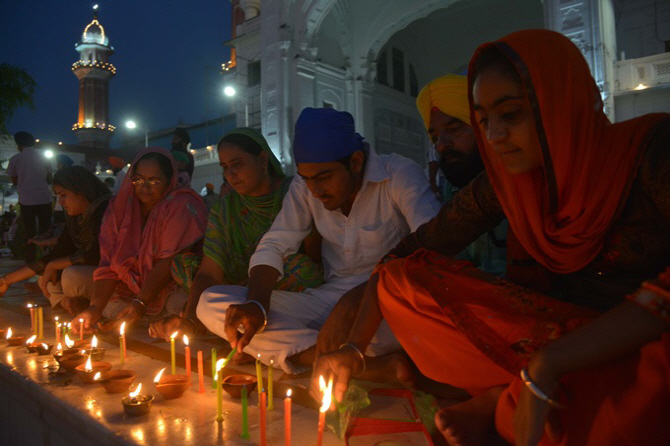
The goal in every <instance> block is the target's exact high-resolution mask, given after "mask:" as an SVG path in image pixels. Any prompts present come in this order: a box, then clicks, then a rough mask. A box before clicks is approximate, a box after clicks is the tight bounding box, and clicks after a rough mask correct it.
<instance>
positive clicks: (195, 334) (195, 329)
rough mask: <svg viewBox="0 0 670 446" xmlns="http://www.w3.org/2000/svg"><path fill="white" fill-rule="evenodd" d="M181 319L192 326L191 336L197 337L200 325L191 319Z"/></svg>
mask: <svg viewBox="0 0 670 446" xmlns="http://www.w3.org/2000/svg"><path fill="white" fill-rule="evenodd" d="M182 319H184V320H185V321H189V322H190V323H192V324H193V336H194V337H196V336H198V332H199V331H200V325H199V324H198V323H197V322H196V321H194V320H193V319H191V318H188V317H184V318H182Z"/></svg>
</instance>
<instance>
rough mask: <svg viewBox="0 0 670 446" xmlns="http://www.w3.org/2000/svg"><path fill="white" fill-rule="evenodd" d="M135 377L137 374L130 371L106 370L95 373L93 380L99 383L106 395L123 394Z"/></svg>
mask: <svg viewBox="0 0 670 446" xmlns="http://www.w3.org/2000/svg"><path fill="white" fill-rule="evenodd" d="M136 376H137V373H135V372H133V371H132V370H108V371H106V372H102V373H100V372H98V373H96V377H94V378H93V379H94V381H95V382H98V383H100V385H102V387H104V388H105V391H106V392H107V393H123V392H126V391H128V388H129V387H130V385H131V384H132V383H133V381H135V377H136Z"/></svg>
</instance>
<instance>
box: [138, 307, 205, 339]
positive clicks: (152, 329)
mask: <svg viewBox="0 0 670 446" xmlns="http://www.w3.org/2000/svg"><path fill="white" fill-rule="evenodd" d="M194 328H195V327H193V324H192V323H191V322H190V321H189V320H188V319H183V318H181V317H179V316H177V315H176V314H173V315H171V316H168V317H165V318H163V319H160V320H158V321H156V322H153V323H152V324H151V325H149V336H151V337H152V338H161V339H165V340H166V341H169V340H170V335H171V334H172V333H174V332H175V331H181V332H185V330H187V331H186V334H187V335H188V336H193V334H195V331H194Z"/></svg>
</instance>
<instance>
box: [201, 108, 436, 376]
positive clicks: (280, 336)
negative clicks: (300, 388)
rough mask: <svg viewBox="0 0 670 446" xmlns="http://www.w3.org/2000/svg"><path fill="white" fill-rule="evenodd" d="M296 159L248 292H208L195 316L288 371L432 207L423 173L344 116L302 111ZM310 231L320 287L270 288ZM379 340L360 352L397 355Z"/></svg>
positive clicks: (386, 338)
mask: <svg viewBox="0 0 670 446" xmlns="http://www.w3.org/2000/svg"><path fill="white" fill-rule="evenodd" d="M293 155H294V159H295V162H296V166H297V171H298V175H297V176H296V178H295V179H294V180H293V182H292V183H291V187H290V189H289V191H288V192H287V194H286V197H285V198H284V204H283V207H282V210H281V211H280V212H279V214H278V215H277V217H276V219H275V221H274V223H273V224H272V227H271V228H270V230H269V231H268V232H267V233H266V234H265V235H264V236H263V238H262V239H261V242H260V243H259V244H258V247H257V248H256V251H255V253H254V254H253V256H252V257H251V260H250V264H249V286H248V287H234V286H223V285H220V286H215V287H212V288H209V289H208V290H207V291H205V292H204V293H203V294H202V296H201V298H200V302H199V305H198V308H197V314H198V319H200V320H201V321H202V322H203V323H204V324H205V325H206V326H207V328H209V329H210V330H211V331H213V332H214V333H216V334H218V335H219V336H222V337H225V338H226V339H228V340H229V341H230V343H231V345H233V346H234V347H237V351H238V355H241V353H242V351H243V350H244V352H245V353H248V354H250V355H252V356H253V357H256V355H258V354H260V357H261V361H263V362H264V363H266V364H268V365H269V364H270V362H271V360H272V359H273V358H274V361H273V362H272V364H273V365H274V366H275V367H281V368H282V369H283V370H284V371H285V372H287V373H296V372H299V371H301V370H304V369H305V367H309V366H311V364H312V363H313V361H314V353H315V351H316V349H315V344H316V340H317V336H318V333H319V329H320V328H321V327H322V326H323V324H324V323H325V321H326V319H327V318H328V315H329V314H330V312H331V310H332V309H333V307H334V306H335V304H336V303H337V302H338V300H339V299H340V298H341V297H342V296H343V295H344V294H345V293H347V292H348V291H350V290H351V289H353V288H355V287H357V286H359V285H361V284H364V283H365V282H366V281H367V280H368V278H369V277H370V274H371V273H372V270H373V269H374V267H375V265H376V264H377V263H378V262H379V260H380V259H381V258H382V257H383V256H384V255H385V254H386V253H387V252H388V251H390V250H391V248H393V247H394V246H395V245H396V244H397V243H398V242H399V241H400V239H402V238H403V237H404V236H405V235H407V234H409V233H410V231H414V230H416V229H417V228H418V227H419V226H421V225H422V224H423V223H425V222H427V221H428V220H430V219H431V218H432V217H433V216H434V215H435V214H436V213H437V211H438V209H439V203H438V202H437V200H436V198H435V197H434V195H433V193H432V192H431V191H430V187H429V183H428V180H427V178H426V176H425V175H424V173H423V171H422V170H421V168H420V167H419V166H418V165H417V164H415V163H414V162H413V161H410V160H409V159H407V158H404V157H402V156H400V155H396V154H391V155H377V154H376V153H375V151H374V150H373V149H372V148H371V147H370V145H369V144H368V143H366V142H364V141H363V138H362V137H361V136H360V135H359V134H358V133H356V130H355V126H354V119H353V117H352V116H351V115H350V114H349V113H347V112H340V111H336V110H334V109H330V108H306V109H304V110H303V111H302V113H301V114H300V116H299V117H298V121H297V122H296V125H295V134H294V140H293ZM313 228H316V230H317V231H318V232H319V234H321V236H322V237H323V241H322V245H321V254H322V260H323V266H324V271H325V277H324V279H325V281H324V284H323V285H321V286H319V287H318V288H311V289H307V290H305V291H303V292H289V291H278V290H273V287H274V285H275V283H276V282H277V280H279V279H280V278H281V276H282V274H283V271H284V258H285V257H286V256H288V255H290V254H292V253H294V252H296V251H297V250H298V249H300V245H301V243H302V242H303V240H304V239H305V237H306V236H307V235H308V234H310V232H311V231H312V229H313ZM240 326H242V327H243V329H244V332H243V334H240V333H239V332H238V328H239V327H240ZM376 339H377V340H376V342H375V340H373V343H372V344H371V347H370V349H368V351H367V354H371V355H373V356H376V355H385V354H388V353H390V352H392V351H394V349H397V348H399V346H398V344H397V341H396V340H395V338H394V337H393V335H392V333H391V332H390V330H389V328H388V326H385V327H383V328H381V329H380V332H378V333H377V336H376ZM238 359H241V358H240V357H239V356H238Z"/></svg>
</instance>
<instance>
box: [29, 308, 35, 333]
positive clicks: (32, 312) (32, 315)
mask: <svg viewBox="0 0 670 446" xmlns="http://www.w3.org/2000/svg"><path fill="white" fill-rule="evenodd" d="M27 306H28V308H29V309H30V331H31V332H32V333H33V334H34V333H35V309H34V308H33V304H28V305H27Z"/></svg>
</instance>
